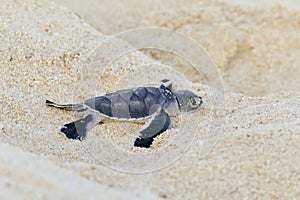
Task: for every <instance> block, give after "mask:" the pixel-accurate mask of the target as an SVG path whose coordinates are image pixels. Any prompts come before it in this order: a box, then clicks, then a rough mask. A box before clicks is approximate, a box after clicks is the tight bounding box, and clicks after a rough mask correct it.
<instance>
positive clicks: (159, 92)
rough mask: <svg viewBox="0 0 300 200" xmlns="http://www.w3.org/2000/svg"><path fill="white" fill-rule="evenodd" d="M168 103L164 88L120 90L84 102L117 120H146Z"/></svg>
mask: <svg viewBox="0 0 300 200" xmlns="http://www.w3.org/2000/svg"><path fill="white" fill-rule="evenodd" d="M166 101H167V97H166V95H165V90H164V88H157V87H138V88H132V89H126V90H120V91H117V92H114V93H110V94H106V95H104V96H99V97H96V98H92V99H88V100H86V101H85V102H84V104H85V105H87V106H88V107H90V108H92V109H94V110H96V111H98V112H100V113H101V114H102V115H104V116H106V117H109V118H115V119H128V120H130V119H137V120H138V119H145V118H148V117H150V116H151V115H152V114H153V113H155V112H156V111H157V109H158V108H160V107H162V106H163V105H164V104H165V102H166Z"/></svg>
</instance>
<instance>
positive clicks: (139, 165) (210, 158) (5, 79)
mask: <svg viewBox="0 0 300 200" xmlns="http://www.w3.org/2000/svg"><path fill="white" fill-rule="evenodd" d="M57 3H58V4H61V5H63V6H65V7H67V8H68V9H69V10H68V9H65V8H63V7H60V6H58V5H57V4H55V3H52V2H48V1H44V0H35V1H34V0H26V1H2V2H1V7H0V52H1V54H0V65H1V66H2V70H1V71H0V76H1V80H0V82H1V84H0V108H1V112H0V149H1V150H0V152H1V154H0V168H1V170H0V177H1V181H0V198H1V199H65V198H75V199H83V198H86V199H108V198H110V199H138V198H144V199H159V198H161V199H221V198H222V199H241V198H243V199H299V198H300V187H299V182H300V173H299V171H300V153H299V151H298V149H299V144H300V135H299V134H300V110H299V107H300V91H299V84H298V82H299V77H300V68H299V59H297V58H298V57H299V49H300V40H299V39H300V37H299V36H298V34H297V33H298V32H299V29H300V23H299V22H300V10H299V5H298V4H297V2H296V1H289V2H288V3H284V2H280V1H277V2H276V3H270V2H269V1H263V2H262V3H257V4H255V3H252V4H249V3H245V2H231V1H213V2H210V1H201V2H198V1H184V2H183V1H182V2H181V1H164V2H158V1H154V0H151V1H147V4H145V3H141V2H140V1H137V0H130V1H126V3H121V2H119V1H96V0H87V1H85V3H84V4H82V3H80V2H79V1H78V2H73V1H66V0H65V1H57ZM113 7H116V9H117V11H118V12H115V11H113V9H112V8H113ZM75 13H77V14H75ZM145 26H152V27H165V28H170V29H174V30H176V31H178V32H180V33H183V34H185V35H186V36H188V37H191V38H193V39H194V40H196V41H197V42H198V43H200V44H201V45H203V47H204V48H205V49H206V50H207V52H208V53H209V55H211V57H212V59H213V61H214V62H215V63H216V66H217V69H218V70H219V71H220V74H221V77H222V79H223V80H224V88H225V93H224V95H225V96H224V99H223V102H222V104H218V103H220V102H218V103H216V101H215V100H216V99H218V98H219V99H220V98H221V97H222V91H219V90H217V89H216V88H213V87H211V85H209V84H206V83H213V82H214V80H212V79H210V77H207V76H205V77H202V79H199V78H198V77H199V76H195V75H194V73H193V72H194V71H193V70H194V69H192V68H190V67H189V66H188V65H187V63H186V62H185V61H183V60H182V59H179V58H176V57H174V56H173V55H170V54H168V53H165V52H162V51H154V50H144V51H135V50H134V48H133V47H132V46H131V45H130V44H129V43H127V42H126V41H123V40H120V39H117V38H114V37H109V36H112V35H115V34H117V33H118V32H120V31H125V30H127V29H130V28H136V27H145ZM100 43H102V46H101V48H98V50H97V51H96V52H94V54H92V55H90V52H91V51H92V50H93V49H95V48H96V47H97V46H98V45H99V44H100ZM125 51H126V52H130V53H127V54H125V55H123V56H121V57H119V58H118V59H116V60H114V62H112V59H114V58H115V55H119V54H120V53H122V52H125ZM87 56H88V59H84V58H85V57H87ZM95 66H97V67H95ZM168 66H176V70H177V71H178V70H179V71H182V74H184V75H185V78H183V76H182V74H178V73H176V71H175V69H174V68H171V67H168ZM145 72H147V73H145ZM166 75H168V78H170V79H172V80H173V82H174V87H175V88H176V89H180V88H186V87H187V88H189V89H193V90H194V91H196V92H197V94H199V95H201V96H202V97H203V99H204V100H205V103H204V105H203V107H202V108H201V110H200V111H199V112H196V113H192V114H191V115H183V116H180V117H177V118H175V119H173V120H174V121H175V122H176V123H175V124H174V128H173V129H172V130H170V131H168V132H167V133H166V134H164V135H162V136H160V137H159V138H158V139H156V140H155V142H154V144H153V146H152V148H151V149H136V148H133V147H132V145H131V144H132V141H134V138H135V134H134V132H135V131H137V130H138V129H139V128H140V126H141V125H138V124H128V123H124V122H123V123H115V122H109V123H104V124H103V125H101V126H97V127H95V128H94V129H93V130H92V131H91V133H90V134H89V137H88V138H87V140H86V141H84V142H83V143H81V142H76V141H72V140H67V139H66V138H65V137H64V136H62V135H61V134H59V127H60V126H61V125H63V124H64V123H66V122H69V121H72V120H75V119H77V118H78V116H76V115H74V114H71V113H67V112H63V111H60V110H55V109H51V108H49V107H46V106H45V105H44V101H45V99H50V100H55V101H57V102H77V101H82V100H84V99H86V98H88V97H92V96H94V95H96V94H103V93H107V92H112V91H114V90H116V89H122V88H127V87H135V86H139V85H143V84H146V85H147V84H150V85H151V84H155V83H157V82H158V81H159V80H161V79H163V78H165V76H166ZM220 94H221V96H220ZM221 99H222V98H221ZM220 105H222V106H220ZM223 122H224V123H223ZM221 125H222V126H221ZM219 126H220V127H219ZM213 127H217V128H218V130H219V132H218V134H216V135H213V134H211V131H209V130H213V129H212V128H213ZM128 130H130V131H128ZM128 132H130V133H132V134H128ZM181 133H184V134H181ZM174 138H175V139H174ZM216 141H217V143H216V145H215V146H214V148H213V150H212V151H211V152H210V153H209V154H208V155H207V156H205V157H204V155H206V153H207V152H206V151H205V150H207V151H209V150H210V149H211V148H212V146H213V145H214V144H215V142H216ZM205 145H206V146H205ZM174 158H177V160H176V161H174ZM158 161H159V162H158ZM166 165H167V166H166ZM112 168H115V169H112ZM158 168H160V169H159V170H156V171H154V172H149V173H141V172H147V171H151V170H153V169H158ZM120 170H121V171H120ZM122 171H123V172H122ZM124 171H126V172H124ZM130 172H140V173H139V174H135V173H130Z"/></svg>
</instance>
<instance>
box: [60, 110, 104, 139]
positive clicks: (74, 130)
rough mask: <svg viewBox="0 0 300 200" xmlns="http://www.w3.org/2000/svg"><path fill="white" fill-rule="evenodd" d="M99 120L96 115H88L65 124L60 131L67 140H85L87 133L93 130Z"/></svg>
mask: <svg viewBox="0 0 300 200" xmlns="http://www.w3.org/2000/svg"><path fill="white" fill-rule="evenodd" d="M100 121H101V119H100V118H99V117H97V116H96V115H93V114H89V115H87V116H85V117H84V118H81V119H79V120H76V121H74V122H71V123H69V124H65V125H64V126H63V127H62V128H61V129H60V131H61V132H62V133H64V134H65V135H66V136H67V138H69V139H74V140H83V139H85V137H86V135H87V132H88V131H89V130H90V129H91V128H93V126H95V125H96V124H97V123H99V122H100Z"/></svg>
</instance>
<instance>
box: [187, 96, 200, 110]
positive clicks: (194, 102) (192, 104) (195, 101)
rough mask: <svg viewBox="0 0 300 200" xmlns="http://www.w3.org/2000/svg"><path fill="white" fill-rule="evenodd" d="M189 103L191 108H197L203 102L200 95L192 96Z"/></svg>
mask: <svg viewBox="0 0 300 200" xmlns="http://www.w3.org/2000/svg"><path fill="white" fill-rule="evenodd" d="M189 104H190V107H191V108H197V107H199V106H200V104H201V99H200V98H199V97H191V98H190V103H189Z"/></svg>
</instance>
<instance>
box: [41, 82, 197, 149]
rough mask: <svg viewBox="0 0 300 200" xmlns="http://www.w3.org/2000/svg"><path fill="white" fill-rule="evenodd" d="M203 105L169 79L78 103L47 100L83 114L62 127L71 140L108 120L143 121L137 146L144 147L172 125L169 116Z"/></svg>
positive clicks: (48, 103)
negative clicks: (149, 85) (157, 84)
mask: <svg viewBox="0 0 300 200" xmlns="http://www.w3.org/2000/svg"><path fill="white" fill-rule="evenodd" d="M201 104H202V98H201V97H200V96H197V95H196V94H195V93H193V92H191V91H189V90H178V91H173V90H172V83H171V81H169V80H166V79H164V80H162V81H161V83H160V85H159V86H158V87H137V88H132V89H125V90H119V91H116V92H113V93H110V94H106V95H103V96H98V97H95V98H91V99H88V100H85V101H83V102H81V103H78V104H56V103H54V102H52V101H49V100H46V105H48V106H52V107H56V108H60V109H63V110H67V111H75V112H76V113H78V114H82V115H84V117H83V118H81V119H79V120H76V121H74V122H71V123H68V124H65V125H64V126H63V127H62V128H61V129H60V131H61V132H62V133H63V134H65V135H66V136H67V138H69V139H76V140H83V139H85V138H86V136H87V132H88V131H89V130H90V129H91V128H92V127H93V126H95V125H96V124H98V123H99V122H101V121H104V120H106V119H109V120H119V121H131V122H144V123H145V124H144V125H143V126H142V128H141V130H140V131H139V133H138V137H137V138H136V140H135V142H134V146H136V147H145V148H149V147H150V146H151V144H152V142H153V140H154V138H155V137H156V136H158V135H159V134H161V133H163V132H164V131H166V130H167V129H170V128H171V118H170V116H176V115H178V114H179V113H180V112H189V111H193V110H196V109H198V108H199V107H200V106H201Z"/></svg>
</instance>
